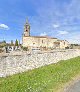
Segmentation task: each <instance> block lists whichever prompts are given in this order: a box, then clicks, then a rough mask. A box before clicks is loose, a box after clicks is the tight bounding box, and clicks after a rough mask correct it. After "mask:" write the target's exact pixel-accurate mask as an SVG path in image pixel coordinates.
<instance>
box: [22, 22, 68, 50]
mask: <svg viewBox="0 0 80 92" xmlns="http://www.w3.org/2000/svg"><path fill="white" fill-rule="evenodd" d="M22 46H23V47H27V48H28V49H29V50H33V49H40V50H53V49H65V48H67V47H69V42H68V41H66V40H59V39H57V38H53V37H48V36H31V35H30V24H29V22H28V20H27V21H26V23H25V25H24V32H23V35H22Z"/></svg>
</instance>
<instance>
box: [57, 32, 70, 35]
mask: <svg viewBox="0 0 80 92" xmlns="http://www.w3.org/2000/svg"><path fill="white" fill-rule="evenodd" d="M58 33H59V35H66V34H68V33H69V32H68V31H58Z"/></svg>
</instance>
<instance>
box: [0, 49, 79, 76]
mask: <svg viewBox="0 0 80 92" xmlns="http://www.w3.org/2000/svg"><path fill="white" fill-rule="evenodd" d="M77 56H80V50H59V51H58V50H57V51H56V50H54V51H51V52H18V53H16V54H15V53H9V54H3V55H0V77H6V76H9V75H13V74H16V73H21V72H24V71H27V70H31V69H34V68H38V67H41V66H44V65H49V64H52V63H57V62H58V61H60V60H67V59H70V58H73V57H77Z"/></svg>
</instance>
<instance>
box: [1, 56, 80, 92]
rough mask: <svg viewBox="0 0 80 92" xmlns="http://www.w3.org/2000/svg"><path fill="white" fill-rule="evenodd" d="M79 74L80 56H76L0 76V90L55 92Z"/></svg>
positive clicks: (2, 91)
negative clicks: (7, 75)
mask: <svg viewBox="0 0 80 92" xmlns="http://www.w3.org/2000/svg"><path fill="white" fill-rule="evenodd" d="M79 74H80V57H76V58H73V59H69V60H64V61H60V62H58V63H56V64H51V65H47V66H44V67H41V68H38V69H34V70H30V71H27V72H24V73H21V74H15V75H13V76H9V77H7V78H0V92H57V90H58V89H61V88H62V87H64V85H65V84H66V83H67V82H69V81H70V80H71V79H72V78H73V77H75V76H77V75H79Z"/></svg>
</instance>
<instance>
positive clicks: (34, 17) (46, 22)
mask: <svg viewBox="0 0 80 92" xmlns="http://www.w3.org/2000/svg"><path fill="white" fill-rule="evenodd" d="M27 18H28V20H29V23H30V26H31V30H30V33H31V36H45V35H47V36H51V37H56V38H58V39H61V40H68V41H69V42H70V43H79V44H80V0H0V41H3V40H6V41H7V42H10V41H11V40H13V41H15V40H16V39H18V40H20V41H22V33H23V31H24V24H25V22H26V19H27Z"/></svg>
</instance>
